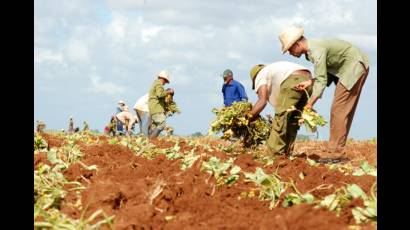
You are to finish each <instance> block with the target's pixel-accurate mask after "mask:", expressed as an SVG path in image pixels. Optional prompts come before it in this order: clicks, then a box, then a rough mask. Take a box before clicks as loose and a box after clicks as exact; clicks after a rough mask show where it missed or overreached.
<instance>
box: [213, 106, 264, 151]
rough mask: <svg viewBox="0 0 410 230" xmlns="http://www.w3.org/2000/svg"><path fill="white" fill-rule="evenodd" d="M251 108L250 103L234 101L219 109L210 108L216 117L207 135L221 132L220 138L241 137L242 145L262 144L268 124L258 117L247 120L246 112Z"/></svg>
mask: <svg viewBox="0 0 410 230" xmlns="http://www.w3.org/2000/svg"><path fill="white" fill-rule="evenodd" d="M251 109H252V103H249V102H234V103H233V104H232V105H231V106H227V107H223V108H221V109H219V110H218V109H216V108H214V109H212V112H213V113H215V114H216V119H215V120H214V121H213V122H212V123H211V128H210V129H209V131H208V134H209V135H212V134H216V133H219V132H222V133H223V136H222V139H231V138H239V139H242V143H243V145H244V147H247V148H249V147H256V146H257V145H259V144H262V143H263V142H264V141H265V140H266V139H267V138H268V137H269V132H270V124H269V122H268V121H267V119H265V118H263V117H258V118H257V119H256V120H254V121H252V122H249V120H248V119H247V118H246V113H247V112H249V111H250V110H251Z"/></svg>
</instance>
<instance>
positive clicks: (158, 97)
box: [148, 70, 174, 137]
mask: <svg viewBox="0 0 410 230" xmlns="http://www.w3.org/2000/svg"><path fill="white" fill-rule="evenodd" d="M169 82H170V75H169V73H168V72H167V71H165V70H162V71H161V72H160V73H159V74H158V79H157V80H155V81H154V83H153V84H152V86H151V88H150V90H149V93H148V109H149V113H150V116H151V120H152V129H151V131H150V133H149V136H150V137H158V136H159V134H160V133H161V131H162V130H163V129H164V128H165V126H166V123H165V119H166V115H165V97H166V96H167V95H168V94H172V93H173V92H174V90H173V89H168V90H165V89H164V85H165V84H168V83H169Z"/></svg>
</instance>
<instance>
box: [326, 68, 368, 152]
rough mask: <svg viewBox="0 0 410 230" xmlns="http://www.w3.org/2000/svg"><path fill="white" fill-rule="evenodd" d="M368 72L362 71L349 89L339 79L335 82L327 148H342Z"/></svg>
mask: <svg viewBox="0 0 410 230" xmlns="http://www.w3.org/2000/svg"><path fill="white" fill-rule="evenodd" d="M363 68H365V67H364V66H363ZM368 74H369V69H367V70H365V71H364V73H363V74H362V76H361V77H360V78H359V80H357V82H356V84H355V85H354V86H353V88H352V89H350V90H347V89H346V88H345V87H344V86H343V85H342V84H341V83H340V81H339V82H338V83H337V85H336V90H335V94H334V98H333V103H332V108H331V113H330V137H329V149H331V150H337V149H342V148H343V147H344V146H345V145H346V140H347V136H348V134H349V131H350V127H351V125H352V121H353V117H354V113H355V111H356V107H357V103H358V102H359V98H360V93H361V92H362V88H363V85H364V83H365V82H366V78H367V75H368Z"/></svg>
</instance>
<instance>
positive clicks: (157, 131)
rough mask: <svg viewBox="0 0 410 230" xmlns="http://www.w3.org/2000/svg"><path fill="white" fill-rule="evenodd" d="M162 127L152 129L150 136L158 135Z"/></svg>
mask: <svg viewBox="0 0 410 230" xmlns="http://www.w3.org/2000/svg"><path fill="white" fill-rule="evenodd" d="M161 131H162V129H158V128H155V129H154V130H152V132H151V134H150V135H149V137H158V136H159V134H160V133H161Z"/></svg>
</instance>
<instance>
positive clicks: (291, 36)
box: [279, 26, 304, 54]
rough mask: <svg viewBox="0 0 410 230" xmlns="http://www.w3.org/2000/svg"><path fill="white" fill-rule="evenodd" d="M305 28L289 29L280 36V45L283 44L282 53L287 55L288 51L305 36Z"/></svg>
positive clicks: (293, 27)
mask: <svg viewBox="0 0 410 230" xmlns="http://www.w3.org/2000/svg"><path fill="white" fill-rule="evenodd" d="M303 32H304V30H303V27H295V26H292V27H289V28H287V29H285V30H284V31H282V32H281V33H280V34H279V40H280V43H282V53H283V54H284V53H286V52H287V51H288V49H289V48H290V47H291V46H292V45H293V44H295V42H296V41H297V40H299V38H301V37H302V36H303Z"/></svg>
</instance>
